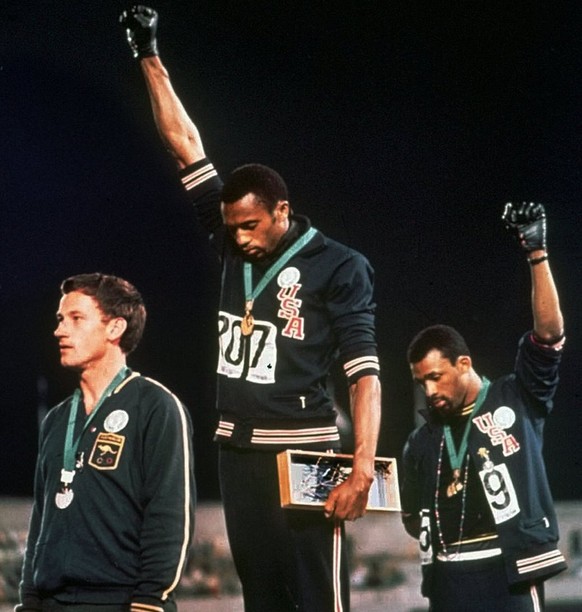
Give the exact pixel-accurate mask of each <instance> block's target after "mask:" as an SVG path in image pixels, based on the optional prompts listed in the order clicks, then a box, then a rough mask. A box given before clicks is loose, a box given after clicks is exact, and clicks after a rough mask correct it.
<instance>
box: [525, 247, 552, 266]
mask: <svg viewBox="0 0 582 612" xmlns="http://www.w3.org/2000/svg"><path fill="white" fill-rule="evenodd" d="M547 259H548V252H547V251H546V250H545V249H537V250H535V251H531V252H529V253H528V254H527V262H528V263H529V265H530V266H536V265H537V264H540V263H542V262H543V261H547Z"/></svg>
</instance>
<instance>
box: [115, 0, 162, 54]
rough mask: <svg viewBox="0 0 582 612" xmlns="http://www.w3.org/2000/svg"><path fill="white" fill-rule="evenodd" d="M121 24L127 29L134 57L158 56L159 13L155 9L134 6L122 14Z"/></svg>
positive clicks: (139, 5) (138, 5) (128, 40)
mask: <svg viewBox="0 0 582 612" xmlns="http://www.w3.org/2000/svg"><path fill="white" fill-rule="evenodd" d="M119 23H120V24H121V25H122V26H123V27H124V28H125V33H126V36H127V42H128V43H129V46H130V48H131V51H132V53H133V57H135V58H136V59H138V58H139V59H141V58H142V57H151V56H152V55H157V54H158V43H157V41H156V30H157V29H158V13H157V12H156V11H155V10H154V9H153V8H149V7H148V6H143V5H142V4H137V5H134V6H132V7H131V8H130V9H129V10H127V11H123V13H121V15H120V16H119Z"/></svg>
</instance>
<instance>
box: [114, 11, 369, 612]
mask: <svg viewBox="0 0 582 612" xmlns="http://www.w3.org/2000/svg"><path fill="white" fill-rule="evenodd" d="M121 23H122V25H123V27H124V28H125V31H126V36H127V41H128V42H129V45H130V48H131V50H132V52H133V55H134V57H135V58H136V59H137V60H138V61H139V62H140V66H141V70H142V73H143V75H144V78H145V81H146V84H147V88H148V92H149V96H150V100H151V104H152V109H153V114H154V119H155V122H156V125H157V127H158V131H159V133H160V136H161V138H162V140H163V142H164V144H165V146H166V147H167V149H168V150H169V152H170V153H171V154H172V155H173V157H174V158H175V160H176V162H177V165H178V168H179V175H180V178H181V180H182V183H183V185H184V188H185V189H186V192H187V194H188V196H189V198H190V200H191V201H192V203H193V204H194V207H195V210H196V212H197V215H198V218H199V220H200V223H201V224H202V225H203V226H204V228H205V229H206V230H207V231H208V233H209V234H210V236H211V240H212V244H213V246H214V247H215V248H216V250H217V251H218V255H219V257H220V260H221V263H222V271H223V273H222V288H221V297H220V306H219V312H218V330H219V331H218V337H219V358H218V368H217V373H218V385H217V404H218V410H219V413H220V417H219V423H218V428H217V430H216V436H215V439H216V440H217V441H218V442H219V443H220V467H219V472H220V474H219V476H220V485H221V492H222V500H223V503H224V510H225V517H226V524H227V531H228V537H229V542H230V547H231V551H232V554H233V558H234V562H235V565H236V568H237V571H238V574H239V577H240V579H241V583H242V588H243V596H244V601H245V609H246V610H247V612H259V611H263V610H264V611H265V612H274V611H277V612H285V611H292V610H301V611H302V612H326V611H329V612H331V611H332V610H343V611H345V612H347V611H348V610H349V574H348V570H347V565H346V556H347V554H346V549H345V533H344V521H345V520H355V519H357V518H359V517H360V516H362V515H363V514H364V512H365V510H366V505H367V501H368V493H369V490H370V486H371V483H372V479H373V474H374V457H375V452H376V445H377V438H378V429H379V424H380V383H379V363H378V357H377V353H376V339H375V323H374V309H375V305H374V303H373V296H372V290H373V271H372V268H371V266H370V264H369V263H368V261H367V260H366V259H365V258H364V257H363V256H362V255H361V254H360V253H357V252H356V251H354V250H352V249H350V248H348V247H346V246H344V245H341V244H339V243H337V242H335V241H333V240H330V239H329V238H327V237H326V236H324V235H323V234H322V233H321V232H319V231H318V230H316V229H315V228H313V227H312V226H311V224H310V222H309V219H307V217H304V216H301V215H296V214H294V213H293V212H292V210H291V206H290V204H289V200H288V194H287V188H286V185H285V182H284V181H283V179H282V178H281V176H280V175H279V174H278V173H277V172H275V171H274V170H272V169H271V168H268V167H266V166H263V165H260V164H248V165H245V166H242V167H240V168H237V169H236V170H234V172H232V173H231V174H230V176H229V177H228V178H227V180H226V182H225V183H224V184H223V182H222V180H221V179H220V178H219V176H218V172H217V170H216V169H215V167H214V166H213V164H212V163H211V161H210V160H209V159H208V158H207V157H206V155H205V152H204V148H203V145H202V141H201V139H200V134H199V132H198V129H197V127H196V125H195V124H194V122H193V121H192V120H191V119H190V117H189V116H188V114H187V113H186V111H185V110H184V107H183V106H182V103H181V102H180V100H179V98H178V96H177V95H176V93H175V91H174V89H173V87H172V84H171V82H170V78H169V75H168V72H167V70H166V68H165V67H164V65H163V64H162V61H161V60H160V58H159V55H158V45H157V41H156V27H157V23H158V15H157V13H156V11H154V10H153V9H151V8H148V7H144V6H134V7H133V8H131V9H130V10H128V11H126V12H124V13H123V14H122V16H121ZM336 357H337V358H339V361H340V363H341V365H342V366H343V370H344V373H345V376H346V381H347V384H348V386H349V396H350V407H351V413H352V423H353V437H354V452H353V454H354V458H353V469H352V471H351V474H350V475H349V477H348V478H347V479H346V480H345V481H344V482H342V483H341V484H340V485H338V486H337V487H335V488H334V489H333V490H332V491H331V493H330V494H329V497H328V498H327V501H326V502H325V505H324V509H323V511H314V510H298V509H287V510H285V509H282V508H281V504H280V499H279V484H278V474H277V453H279V452H281V451H284V450H286V449H301V450H311V451H320V452H325V451H338V450H341V447H340V442H341V441H340V433H339V430H338V427H337V423H336V416H337V415H336V411H335V409H334V406H333V401H332V398H331V397H330V394H329V393H328V391H327V389H326V384H325V381H326V378H327V377H328V374H329V371H330V368H331V366H332V363H333V362H334V360H335V359H336Z"/></svg>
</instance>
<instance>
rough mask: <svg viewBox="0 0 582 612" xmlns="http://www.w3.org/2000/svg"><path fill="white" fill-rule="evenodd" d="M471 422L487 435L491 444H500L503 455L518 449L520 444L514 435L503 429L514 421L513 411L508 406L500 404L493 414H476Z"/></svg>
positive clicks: (511, 453) (507, 455) (515, 451)
mask: <svg viewBox="0 0 582 612" xmlns="http://www.w3.org/2000/svg"><path fill="white" fill-rule="evenodd" d="M473 423H475V425H476V426H477V428H478V429H479V431H480V432H481V433H484V434H486V435H487V436H489V439H490V440H491V444H493V445H494V446H498V445H500V444H501V445H502V446H501V447H502V449H503V454H504V456H505V457H509V455H513V453H517V452H518V451H519V449H520V445H519V442H518V441H517V439H516V438H515V436H514V435H513V434H508V433H506V431H505V429H509V428H510V427H511V426H512V425H513V424H514V423H515V413H514V412H513V410H512V409H511V408H509V407H508V406H501V407H500V408H498V409H497V410H496V411H495V413H494V414H491V413H490V412H486V413H485V414H482V415H478V416H476V417H475V418H474V419H473Z"/></svg>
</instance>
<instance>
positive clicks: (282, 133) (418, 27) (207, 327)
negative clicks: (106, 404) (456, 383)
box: [0, 0, 582, 499]
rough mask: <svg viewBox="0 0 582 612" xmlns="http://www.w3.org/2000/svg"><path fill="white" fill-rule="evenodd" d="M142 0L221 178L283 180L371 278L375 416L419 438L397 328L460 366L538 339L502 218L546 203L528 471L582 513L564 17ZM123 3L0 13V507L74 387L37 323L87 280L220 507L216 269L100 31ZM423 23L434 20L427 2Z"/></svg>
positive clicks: (113, 30)
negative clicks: (186, 415) (119, 291)
mask: <svg viewBox="0 0 582 612" xmlns="http://www.w3.org/2000/svg"><path fill="white" fill-rule="evenodd" d="M424 4H425V3H417V2H415V1H414V0H407V1H400V0H399V1H397V2H389V1H387V0H386V1H384V2H368V1H366V0H361V1H360V2H357V3H356V2H346V3H337V2H331V1H325V2H324V1H318V0H314V1H312V2H309V3H291V2H288V3H283V2H264V1H262V0H259V1H257V2H234V1H232V2H230V1H226V0H217V1H213V2H209V1H202V2H186V1H173V2H170V1H160V2H157V3H156V4H155V5H154V6H156V7H157V8H158V10H159V12H160V15H161V17H160V27H159V32H158V38H159V45H160V50H161V53H162V57H163V60H164V62H165V63H166V65H167V67H168V68H169V70H170V73H171V75H172V79H173V82H174V86H175V88H176V89H177V91H178V93H179V95H180V96H181V98H182V100H183V101H184V103H185V105H186V107H187V108H188V111H189V112H190V113H191V114H192V115H193V117H194V118H195V120H196V121H197V123H198V124H199V126H200V128H201V132H202V137H203V139H204V142H205V145H206V151H207V154H208V155H209V156H210V157H211V158H212V159H213V161H214V163H215V165H216V166H217V167H218V168H219V169H220V170H221V171H222V172H224V173H226V172H228V171H229V170H231V169H233V168H234V167H236V166H237V165H240V164H242V163H245V162H248V161H258V162H262V163H266V164H268V165H271V166H273V167H274V168H276V169H278V170H279V171H280V172H281V174H282V175H283V176H284V177H285V178H286V179H287V181H288V184H289V188H290V192H291V200H292V203H293V204H294V207H295V209H296V210H297V211H298V212H302V213H304V214H307V215H309V216H310V217H311V218H312V221H313V223H314V225H315V226H316V227H318V228H319V229H321V230H322V231H324V232H325V233H327V234H328V235H330V236H332V237H334V238H336V239H338V240H340V241H342V242H346V243H348V244H350V245H351V246H353V247H355V248H356V249H358V250H361V251H363V252H364V253H365V254H366V255H367V256H368V257H369V259H370V260H371V262H372V264H373V265H374V267H375V269H376V279H377V286H376V297H377V302H378V318H377V321H378V339H379V346H380V357H381V365H382V382H383V386H384V406H383V409H384V417H383V428H382V438H381V443H380V448H379V451H378V454H383V455H389V456H399V455H400V452H401V448H402V444H403V442H404V440H405V438H406V436H407V434H408V433H409V431H410V429H411V428H412V426H413V407H412V405H413V394H412V389H411V382H410V375H409V372H408V367H407V364H406V361H405V350H406V346H407V344H408V341H409V340H410V338H411V337H412V335H413V334H414V333H415V332H416V331H418V330H419V329H420V328H422V327H424V326H426V325H429V324H432V323H435V322H442V323H449V324H452V325H454V326H456V327H457V328H458V329H459V330H460V331H461V332H462V333H463V334H464V335H465V336H466V338H467V340H468V342H469V345H470V346H472V348H473V353H474V361H475V363H476V369H477V371H478V372H479V373H481V374H484V375H486V376H488V377H489V378H491V377H495V376H498V375H500V374H503V373H505V372H507V371H508V370H509V369H510V368H511V366H512V363H513V357H514V352H515V346H516V343H517V340H518V338H519V336H520V335H521V333H522V332H523V331H525V330H526V329H527V328H529V326H530V325H531V314H530V307H529V272H528V269H527V264H526V263H525V261H524V257H523V255H522V254H521V253H520V252H519V251H518V249H517V247H516V245H515V244H513V243H512V241H511V240H510V238H509V237H508V236H507V235H506V233H505V231H504V229H503V226H502V224H501V222H500V215H501V211H502V208H503V204H504V203H505V202H506V201H508V200H510V199H516V200H522V199H527V200H531V201H540V202H543V203H545V204H546V206H547V211H548V227H549V251H550V256H551V262H552V266H553V270H554V274H555V277H556V281H557V283H558V286H559V289H560V294H561V299H562V308H563V311H564V314H565V317H566V323H567V331H568V344H567V350H566V353H565V357H564V362H563V369H562V384H561V387H560V389H559V391H558V394H557V397H556V402H555V404H556V409H555V413H554V415H553V416H552V417H551V418H550V420H549V421H548V424H547V428H546V446H545V454H546V459H547V465H548V471H549V474H550V480H551V483H552V487H553V490H554V493H555V496H556V498H558V499H581V498H582V478H581V477H580V473H581V469H580V468H581V451H580V442H579V440H580V437H581V436H582V416H581V412H580V408H581V383H580V374H581V369H580V364H581V356H582V354H581V346H582V332H581V330H580V323H581V322H582V318H581V316H580V312H579V310H578V308H579V306H578V303H577V302H578V301H577V297H578V287H579V286H578V282H579V277H580V268H581V263H582V245H581V244H580V240H579V234H580V232H581V231H582V227H581V225H582V224H581V220H582V214H581V212H580V199H581V195H582V193H581V189H580V157H581V156H580V140H581V136H582V134H581V130H580V108H581V107H582V105H581V99H580V94H581V93H582V87H581V80H580V77H581V67H582V66H581V63H582V62H581V53H580V52H581V51H582V43H581V42H580V41H581V40H582V32H581V31H580V30H581V28H580V23H581V17H582V6H581V5H580V3H579V2H575V1H572V2H560V1H551V2H550V1H548V2H528V3H522V4H520V3H515V2H510V3H508V2H496V1H489V2H485V1H481V0H473V1H468V0H465V1H457V2H454V1H451V2H449V3H432V4H431V7H432V8H426V7H425V6H424ZM125 6H126V4H125V3H122V2H116V1H112V0H101V1H100V2H93V3H89V2H82V1H80V2H63V1H62V0H48V1H46V2H42V1H37V2H22V1H20V2H16V1H13V0H8V1H6V0H4V1H3V3H2V4H1V5H0V28H1V31H0V111H1V112H0V122H1V123H0V130H1V132H0V133H1V135H2V136H1V137H2V141H1V142H2V144H1V145H0V151H1V155H2V158H1V160H0V202H1V220H0V231H1V236H0V245H1V246H0V248H1V259H0V295H1V306H0V307H1V313H0V316H1V319H0V320H1V324H0V325H1V328H0V343H1V360H2V361H1V368H0V372H1V380H2V382H1V387H0V494H5V495H19V496H20V495H22V496H28V495H30V494H31V492H32V478H33V463H34V459H35V456H36V438H37V418H38V416H37V415H38V407H39V405H41V406H42V405H44V406H47V405H48V406H51V405H53V404H55V403H57V402H58V401H60V400H61V399H63V398H64V397H65V396H66V395H68V394H69V393H70V392H71V391H72V389H73V387H74V384H75V377H74V376H72V375H71V374H69V373H67V372H64V371H62V370H61V368H60V366H59V365H58V354H57V351H56V345H55V341H54V339H53V337H52V331H53V329H54V326H55V316H54V315H55V311H56V308H57V304H58V299H59V292H58V286H59V283H60V281H61V280H62V279H63V278H65V277H67V276H69V275H71V274H76V273H79V272H93V271H102V272H108V273H114V274H118V275H120V276H123V277H126V278H128V279H129V280H131V281H132V282H134V283H135V284H136V285H137V287H138V288H139V289H140V291H141V292H142V293H143V295H144V298H145V300H146V304H147V306H148V310H149V319H148V325H147V327H146V333H145V337H144V340H143V342H142V344H141V346H140V347H139V348H138V350H137V352H136V353H135V354H134V355H132V356H131V358H130V365H132V367H134V368H135V369H137V370H138V371H140V372H142V373H147V374H148V375H150V376H153V377H154V378H157V379H159V380H161V381H162V382H163V383H165V384H166V385H167V386H169V387H170V388H172V389H173V390H174V391H175V392H176V393H177V394H178V395H179V396H180V397H181V398H182V399H183V400H184V401H185V402H186V404H187V405H188V407H189V409H190V411H191V414H192V417H193V421H194V425H195V443H196V453H197V456H196V461H197V477H198V482H199V489H200V495H201V497H202V498H215V497H216V496H217V495H218V492H217V485H216V478H215V455H216V449H215V448H214V446H213V444H212V443H211V442H210V440H211V438H212V433H213V429H214V422H215V413H214V408H213V392H214V366H215V361H216V355H215V353H216V349H215V323H214V321H215V306H216V300H217V291H218V280H219V279H218V265H217V263H216V262H215V260H214V257H213V254H212V253H211V252H210V251H209V249H208V247H207V244H206V237H205V235H204V234H203V233H202V231H201V230H200V229H199V227H198V226H197V225H196V223H195V219H194V213H193V211H192V210H191V209H190V207H189V204H188V203H187V200H186V197H185V195H184V194H183V192H182V190H181V187H180V186H179V184H178V182H177V180H176V173H175V168H174V164H173V161H172V160H171V159H170V157H169V155H167V153H166V152H165V151H164V150H163V147H162V145H161V143H160V141H159V139H158V136H157V133H156V131H155V128H154V125H153V121H152V118H151V113H150V109H149V103H148V100H147V96H146V92H145V86H144V84H143V81H142V78H141V75H140V72H139V69H138V66H137V64H136V63H135V62H134V61H133V60H132V58H131V56H130V52H129V49H128V47H127V45H126V43H125V40H124V34H123V32H122V30H121V28H120V27H119V26H118V25H117V16H118V14H119V12H120V10H121V9H122V8H124V7H125ZM437 7H438V8H437Z"/></svg>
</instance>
